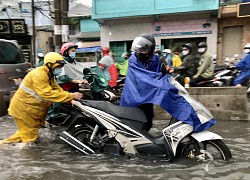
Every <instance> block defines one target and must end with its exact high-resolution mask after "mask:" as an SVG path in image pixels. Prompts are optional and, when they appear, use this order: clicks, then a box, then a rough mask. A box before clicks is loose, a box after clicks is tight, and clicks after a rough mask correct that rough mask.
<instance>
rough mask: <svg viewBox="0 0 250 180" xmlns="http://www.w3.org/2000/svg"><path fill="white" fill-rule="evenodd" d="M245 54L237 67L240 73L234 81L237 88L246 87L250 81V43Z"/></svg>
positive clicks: (245, 49) (245, 48)
mask: <svg viewBox="0 0 250 180" xmlns="http://www.w3.org/2000/svg"><path fill="white" fill-rule="evenodd" d="M244 54H245V56H244V57H243V59H242V60H240V61H239V62H238V63H236V65H235V66H236V68H237V69H238V70H239V71H240V73H239V75H238V76H237V77H236V78H235V79H234V81H233V85H235V86H236V87H241V86H246V85H247V83H248V82H249V79H250V43H247V44H246V45H245V47H244Z"/></svg>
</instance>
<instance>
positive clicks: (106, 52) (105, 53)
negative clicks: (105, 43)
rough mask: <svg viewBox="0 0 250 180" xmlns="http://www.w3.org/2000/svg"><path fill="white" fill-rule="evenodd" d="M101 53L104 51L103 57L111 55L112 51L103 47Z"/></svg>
mask: <svg viewBox="0 0 250 180" xmlns="http://www.w3.org/2000/svg"><path fill="white" fill-rule="evenodd" d="M101 51H102V53H103V55H104V56H106V55H108V54H109V52H110V49H109V47H103V48H102V50H101Z"/></svg>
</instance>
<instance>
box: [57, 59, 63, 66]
mask: <svg viewBox="0 0 250 180" xmlns="http://www.w3.org/2000/svg"><path fill="white" fill-rule="evenodd" d="M56 63H58V64H60V66H64V64H65V62H64V60H56Z"/></svg>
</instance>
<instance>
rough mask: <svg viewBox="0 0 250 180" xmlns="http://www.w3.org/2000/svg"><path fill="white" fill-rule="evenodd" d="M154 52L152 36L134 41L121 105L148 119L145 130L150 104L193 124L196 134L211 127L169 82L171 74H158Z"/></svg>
mask: <svg viewBox="0 0 250 180" xmlns="http://www.w3.org/2000/svg"><path fill="white" fill-rule="evenodd" d="M154 49H155V39H154V37H153V36H152V35H149V34H142V35H139V36H138V37H136V38H135V39H134V41H133V43H132V48H131V50H132V51H133V53H132V55H131V56H130V58H129V65H128V73H127V76H126V81H125V84H124V88H123V91H122V96H121V100H120V106H124V107H140V108H141V109H142V110H143V111H144V112H145V114H146V116H147V123H146V124H145V127H144V129H145V130H147V131H149V130H150V128H151V127H152V120H153V117H154V113H153V104H156V105H160V106H161V107H162V108H163V109H165V110H166V111H167V112H168V113H169V114H170V115H172V116H173V117H174V118H175V119H178V120H180V121H183V122H185V123H188V124H190V125H192V126H193V128H194V131H195V132H199V131H202V130H205V129H207V128H209V127H211V126H212V125H214V124H215V120H214V119H213V118H211V119H208V120H206V121H205V122H202V121H201V120H200V119H199V118H198V116H197V114H196V112H195V110H194V109H193V107H192V106H191V104H189V102H188V101H187V100H186V99H185V98H184V97H183V96H182V95H180V94H179V90H178V89H177V88H176V87H175V86H173V85H172V84H171V83H170V82H169V78H170V75H168V74H167V75H164V74H163V73H162V72H161V69H162V68H161V64H162V63H161V61H160V59H159V57H158V56H156V55H154V53H153V52H154Z"/></svg>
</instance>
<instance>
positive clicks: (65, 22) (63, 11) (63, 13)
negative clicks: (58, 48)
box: [60, 0, 69, 43]
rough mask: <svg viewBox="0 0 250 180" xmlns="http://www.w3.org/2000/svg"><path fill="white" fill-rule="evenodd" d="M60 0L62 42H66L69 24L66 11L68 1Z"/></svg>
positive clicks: (67, 9)
mask: <svg viewBox="0 0 250 180" xmlns="http://www.w3.org/2000/svg"><path fill="white" fill-rule="evenodd" d="M60 1H61V24H62V43H66V42H68V40H69V24H68V11H69V1H68V0H60Z"/></svg>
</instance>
